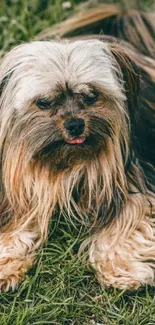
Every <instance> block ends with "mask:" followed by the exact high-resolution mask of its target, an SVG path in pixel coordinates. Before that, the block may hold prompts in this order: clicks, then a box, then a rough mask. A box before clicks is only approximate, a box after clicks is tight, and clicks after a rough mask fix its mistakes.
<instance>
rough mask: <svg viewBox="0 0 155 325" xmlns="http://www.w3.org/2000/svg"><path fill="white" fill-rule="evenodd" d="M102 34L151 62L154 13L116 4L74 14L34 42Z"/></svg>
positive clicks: (154, 46)
mask: <svg viewBox="0 0 155 325" xmlns="http://www.w3.org/2000/svg"><path fill="white" fill-rule="evenodd" d="M89 34H91V35H92V34H103V35H104V34H105V35H110V36H114V37H116V38H118V39H120V40H124V41H127V42H128V43H130V44H131V45H133V46H134V48H135V49H137V50H139V51H140V52H141V54H144V55H146V56H149V57H152V58H155V13H148V12H142V11H138V10H130V9H125V8H122V6H120V5H118V4H100V5H98V6H97V7H95V8H90V9H88V6H87V5H85V7H84V10H81V11H80V12H79V13H76V14H75V15H73V16H72V17H71V18H69V19H67V20H65V21H64V22H62V23H60V24H57V25H54V26H53V27H51V28H49V29H47V30H45V31H44V32H42V33H40V34H39V35H38V36H37V39H40V40H41V39H44V40H45V39H50V38H57V37H58V38H59V37H73V36H74V37H75V36H79V35H87V36H88V35H89Z"/></svg>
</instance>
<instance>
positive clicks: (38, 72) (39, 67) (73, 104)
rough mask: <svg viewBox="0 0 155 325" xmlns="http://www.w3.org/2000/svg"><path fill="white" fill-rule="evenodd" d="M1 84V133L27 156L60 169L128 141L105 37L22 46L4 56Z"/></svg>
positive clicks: (114, 66)
mask: <svg viewBox="0 0 155 325" xmlns="http://www.w3.org/2000/svg"><path fill="white" fill-rule="evenodd" d="M1 85H2V86H1V90H2V88H3V90H2V96H1V100H2V108H1V113H2V116H3V119H2V126H1V128H2V129H1V130H2V133H5V132H8V133H9V139H10V140H11V142H12V146H13V143H14V145H15V146H16V147H18V146H20V147H21V145H22V147H24V148H25V150H26V152H28V156H29V159H31V160H36V159H37V160H40V161H41V162H42V163H43V164H44V163H47V162H48V163H50V165H51V167H53V168H56V169H64V168H66V167H70V166H71V167H72V166H73V165H76V164H79V163H83V161H87V162H89V161H90V160H92V159H96V157H97V156H98V154H99V153H100V151H103V152H104V153H105V154H108V152H109V146H110V145H111V144H112V143H115V141H116V140H121V141H122V140H123V138H124V143H125V142H126V141H127V134H125V132H126V131H127V130H124V129H125V128H126V126H125V124H126V114H127V111H126V107H125V106H126V104H125V101H126V98H125V93H124V85H123V78H122V76H121V72H120V70H119V69H118V66H117V64H116V61H115V59H114V57H113V56H112V54H111V52H110V50H109V48H108V46H107V45H106V44H105V43H103V42H100V41H97V40H87V41H76V42H70V43H68V42H63V43H58V42H53V41H51V42H33V43H31V44H27V45H21V46H19V47H17V48H15V49H14V50H12V51H11V52H10V53H9V54H8V55H7V56H6V58H5V59H4V62H3V64H2V69H1ZM3 122H5V123H6V125H7V124H8V127H7V126H6V125H5V124H4V125H3Z"/></svg>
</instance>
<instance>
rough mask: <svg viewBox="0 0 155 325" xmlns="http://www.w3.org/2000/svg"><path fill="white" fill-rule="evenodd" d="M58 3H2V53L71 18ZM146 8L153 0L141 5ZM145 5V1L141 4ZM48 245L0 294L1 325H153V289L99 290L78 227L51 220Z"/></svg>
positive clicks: (33, 0) (6, 0)
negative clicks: (14, 286) (14, 285)
mask: <svg viewBox="0 0 155 325" xmlns="http://www.w3.org/2000/svg"><path fill="white" fill-rule="evenodd" d="M78 2H80V1H77V0H76V1H75V0H71V3H72V9H71V10H63V9H62V0H57V1H52V0H51V1H50V0H40V1H39V0H31V1H30V0H28V1H26V0H1V4H0V54H1V55H3V54H4V53H5V52H6V51H7V50H8V49H10V48H11V47H13V46H14V45H16V44H19V43H21V42H26V41H29V40H31V39H33V37H34V36H35V35H36V34H37V33H38V32H40V31H41V30H43V29H44V28H46V27H49V26H50V25H51V24H53V23H55V22H58V21H60V20H62V19H64V18H65V17H66V16H67V15H69V14H71V13H72V11H73V9H74V6H75V4H77V3H78ZM145 2H146V3H145V5H146V9H147V8H148V6H150V5H151V4H153V1H151V0H148V1H145ZM143 4H144V1H143ZM50 228H51V231H50V235H49V240H48V244H47V246H45V247H44V249H43V250H42V251H40V252H39V253H38V263H37V265H36V268H34V269H33V270H31V271H30V272H29V274H27V275H26V278H25V280H24V281H23V282H22V283H21V284H20V286H19V289H18V290H17V291H16V292H14V293H11V292H9V293H2V294H1V296H0V325H30V324H31V325H32V324H33V325H35V324H36V325H37V324H41V325H43V324H49V325H54V324H55V325H56V324H57V325H97V324H102V325H116V324H120V325H121V324H122V325H154V324H155V295H154V289H153V288H147V287H146V288H143V289H142V290H139V291H137V292H135V293H131V292H130V293H128V292H125V291H119V290H115V289H105V288H101V287H100V285H99V284H98V282H97V279H96V276H95V274H94V273H93V271H92V270H88V269H87V268H86V266H85V265H83V264H82V262H81V261H80V260H79V259H78V257H77V252H78V248H79V246H80V243H81V241H82V235H81V234H80V226H79V229H76V228H74V227H73V226H72V225H71V224H70V223H69V222H68V221H65V220H63V219H62V220H60V221H59V223H58V222H56V221H55V220H53V221H52V222H51V227H50Z"/></svg>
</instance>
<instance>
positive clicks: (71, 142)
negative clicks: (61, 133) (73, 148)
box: [66, 138, 85, 144]
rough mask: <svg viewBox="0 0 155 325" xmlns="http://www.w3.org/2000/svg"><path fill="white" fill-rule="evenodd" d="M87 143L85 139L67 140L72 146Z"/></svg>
mask: <svg viewBox="0 0 155 325" xmlns="http://www.w3.org/2000/svg"><path fill="white" fill-rule="evenodd" d="M84 141H85V138H75V139H72V140H67V141H66V142H68V143H70V144H80V143H83V142H84Z"/></svg>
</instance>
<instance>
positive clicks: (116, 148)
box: [0, 5, 155, 291]
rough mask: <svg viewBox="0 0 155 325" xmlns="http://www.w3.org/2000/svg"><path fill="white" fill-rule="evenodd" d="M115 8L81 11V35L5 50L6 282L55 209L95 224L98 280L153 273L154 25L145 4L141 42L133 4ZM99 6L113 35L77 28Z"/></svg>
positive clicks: (2, 245) (0, 216) (92, 254)
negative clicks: (124, 10) (130, 8)
mask: <svg viewBox="0 0 155 325" xmlns="http://www.w3.org/2000/svg"><path fill="white" fill-rule="evenodd" d="M104 8H105V6H104ZM107 8H109V9H108V10H109V11H108V10H107V11H106V12H108V14H107V16H106V15H105V10H103V8H102V11H101V9H99V7H97V9H96V10H98V12H100V13H102V14H101V15H100V17H99V18H98V16H97V15H96V11H95V9H94V11H93V12H92V10H91V11H88V12H87V13H86V14H84V17H85V18H84V19H83V20H82V25H80V24H81V23H80V21H81V20H80V19H81V16H80V19H79V18H78V17H75V20H76V24H75V26H77V25H78V29H77V27H76V28H73V26H74V24H73V20H74V17H73V18H72V24H71V27H72V28H71V32H72V36H73V35H74V36H76V37H75V38H73V39H72V38H68V39H67V38H64V39H60V40H45V41H42V40H40V41H32V42H30V43H27V44H22V45H19V46H17V47H15V48H14V49H12V50H11V51H10V52H9V53H8V54H6V55H5V57H4V58H3V60H2V63H1V68H0V102H1V104H0V105H1V109H0V130H1V131H0V132H1V135H0V158H1V159H0V177H1V182H0V193H1V195H0V228H1V233H0V288H1V290H2V291H8V290H9V289H12V290H14V289H15V288H16V287H17V286H18V283H19V282H20V281H21V280H22V279H23V277H24V275H25V273H26V272H27V271H28V270H29V268H31V267H32V266H33V265H34V264H35V261H36V251H37V249H38V248H39V247H42V245H43V244H44V242H45V240H46V239H47V236H48V226H49V220H50V219H51V217H52V215H53V214H54V213H56V211H59V213H61V214H64V213H67V214H68V215H69V216H70V218H71V219H72V220H73V222H74V217H76V218H79V220H82V222H86V221H87V222H88V223H89V227H90V229H91V230H90V236H89V237H88V238H87V239H86V240H85V241H84V243H83V244H82V246H81V248H80V250H85V249H87V251H88V262H89V264H90V265H91V266H92V268H94V269H95V270H96V273H97V277H98V279H99V282H100V283H101V284H103V285H106V286H113V287H117V288H119V289H128V290H135V289H137V288H139V287H140V286H141V285H145V284H149V285H153V284H154V267H155V264H154V260H155V219H154V217H155V208H154V206H155V168H154V164H155V148H154V143H155V92H154V90H155V61H154V57H155V51H154V48H155V46H154V43H153V41H152V40H153V36H152V35H153V29H152V30H151V26H153V25H151V20H150V25H149V20H147V21H146V18H145V19H142V18H143V17H142V14H140V13H137V14H136V15H139V16H138V17H140V18H141V22H142V25H143V26H142V27H143V28H142V29H141V34H140V31H138V32H137V28H138V27H136V26H139V25H136V24H135V29H134V33H135V34H134V36H135V35H138V33H139V38H137V40H138V41H136V37H134V36H133V34H132V33H129V31H131V29H132V27H133V22H135V21H136V19H137V18H135V16H134V14H133V13H131V15H130V14H129V13H126V15H124V14H123V13H122V11H121V9H118V8H117V10H116V11H114V10H111V6H110V5H108V6H107ZM112 8H113V7H112ZM114 8H115V7H114ZM90 12H91V14H90ZM109 12H110V14H109ZM90 16H91V17H92V18H91V19H92V21H93V24H96V25H97V23H98V25H97V26H99V27H98V28H101V29H102V30H103V31H104V30H105V31H107V33H108V31H109V34H110V35H109V36H104V35H94V36H80V39H79V36H78V37H77V34H76V32H75V33H74V31H75V29H76V31H77V30H78V32H79V31H80V32H79V34H80V33H81V34H82V31H81V30H83V27H84V25H85V27H86V29H85V30H86V33H87V32H88V29H90V26H91V28H92V26H93V28H94V25H93V24H92V23H91V21H90V19H86V17H90ZM95 17H96V18H95ZM129 17H130V19H129ZM131 17H132V19H131ZM136 17H137V16H136ZM78 19H79V20H78ZM77 20H78V22H79V23H78V24H77ZM88 21H89V23H88ZM63 24H66V25H67V24H68V25H67V26H70V25H69V23H68V21H67V22H64V23H63ZM66 25H64V26H66ZM96 25H95V26H96ZM80 26H81V27H80ZM120 26H121V29H120ZM124 26H125V27H124ZM149 26H150V27H149ZM61 27H62V25H61ZM110 27H111V29H110ZM80 28H81V29H80ZM69 29H70V28H68V29H67V33H68V37H69ZM62 30H63V28H62ZM64 30H65V28H64ZM144 30H145V33H144ZM54 31H55V29H54ZM95 31H96V33H98V32H99V31H98V30H95ZM125 31H126V34H125ZM146 31H147V33H148V35H149V38H148V36H147V37H146V38H145V40H144V38H143V39H142V38H141V36H142V34H145V35H146ZM114 32H115V33H114ZM119 33H122V34H119ZM136 33H137V34H136ZM121 35H123V36H122V37H121ZM125 35H126V36H125ZM131 35H132V36H133V37H132V41H131V42H130V39H131ZM60 36H61V35H60ZM64 36H65V35H64ZM137 37H138V36H137ZM118 38H119V39H118ZM121 38H122V39H124V40H122V41H121V40H120V39H121ZM127 38H128V39H127ZM40 39H41V37H40ZM143 40H144V41H143ZM133 42H134V43H135V44H133ZM153 46H154V48H153ZM153 51H154V52H153Z"/></svg>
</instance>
